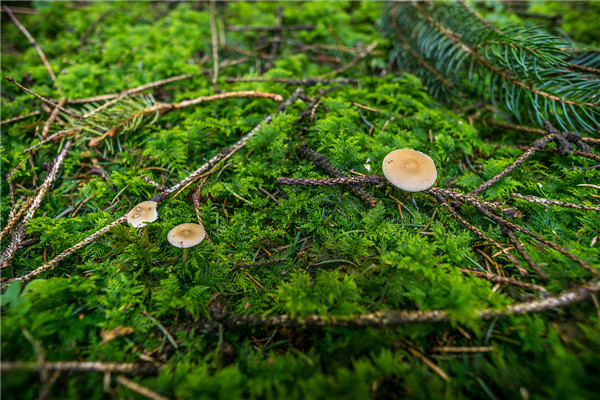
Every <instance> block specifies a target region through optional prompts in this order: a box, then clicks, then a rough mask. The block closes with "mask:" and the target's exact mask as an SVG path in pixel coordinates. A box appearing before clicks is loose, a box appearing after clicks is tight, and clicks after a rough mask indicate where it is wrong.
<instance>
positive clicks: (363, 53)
mask: <svg viewBox="0 0 600 400" xmlns="http://www.w3.org/2000/svg"><path fill="white" fill-rule="evenodd" d="M375 47H377V42H373V43H371V44H370V45H368V46H367V47H366V48H365V49H364V50H363V51H361V52H360V53H359V54H358V55H357V56H356V57H354V58H353V59H352V60H351V61H350V62H349V63H348V64H345V65H342V66H341V67H340V68H338V69H336V70H333V71H331V72H328V73H326V74H323V75H321V76H320V78H323V77H326V76H330V75H337V74H341V73H342V72H346V71H348V70H349V69H350V68H352V67H354V66H355V65H356V64H357V63H358V62H359V61H361V60H362V59H364V58H365V57H367V56H368V55H369V54H370V53H371V52H372V51H373V50H375Z"/></svg>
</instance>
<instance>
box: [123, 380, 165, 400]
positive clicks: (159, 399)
mask: <svg viewBox="0 0 600 400" xmlns="http://www.w3.org/2000/svg"><path fill="white" fill-rule="evenodd" d="M115 381H117V383H119V384H121V385H123V386H127V387H128V388H129V389H131V390H133V391H134V392H136V393H138V394H141V395H142V396H144V397H145V398H147V399H152V400H169V398H168V397H165V396H162V395H160V394H158V393H156V392H154V391H152V390H150V389H148V388H147V387H145V386H142V385H140V384H139V383H135V382H134V381H132V380H129V379H127V378H125V377H124V376H123V375H119V376H117V377H116V378H115Z"/></svg>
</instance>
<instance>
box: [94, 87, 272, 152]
mask: <svg viewBox="0 0 600 400" xmlns="http://www.w3.org/2000/svg"><path fill="white" fill-rule="evenodd" d="M240 97H253V98H267V99H270V100H273V101H275V102H278V103H279V102H281V101H283V97H281V95H279V94H276V93H265V92H258V91H255V90H245V91H240V92H227V93H219V94H215V95H212V96H200V97H197V98H195V99H192V100H184V101H182V102H179V103H169V104H157V105H154V106H152V107H148V108H146V109H144V110H142V111H140V112H137V113H134V114H133V115H131V116H129V117H128V118H126V119H124V120H123V121H121V122H119V123H118V124H117V125H115V126H113V127H112V128H110V129H109V130H107V131H106V132H104V133H103V134H102V135H100V136H97V137H95V138H93V139H92V140H90V142H89V144H88V146H89V147H95V146H97V145H99V144H100V142H101V141H103V140H104V139H105V138H107V137H112V136H114V135H115V133H116V132H117V130H118V129H119V128H121V127H122V126H124V125H126V124H127V123H129V122H130V121H132V120H134V119H136V118H139V117H142V116H145V115H149V114H153V113H161V114H164V113H167V112H169V111H173V110H178V109H181V108H185V107H190V106H195V105H197V104H200V103H205V102H209V101H214V100H224V99H230V98H240Z"/></svg>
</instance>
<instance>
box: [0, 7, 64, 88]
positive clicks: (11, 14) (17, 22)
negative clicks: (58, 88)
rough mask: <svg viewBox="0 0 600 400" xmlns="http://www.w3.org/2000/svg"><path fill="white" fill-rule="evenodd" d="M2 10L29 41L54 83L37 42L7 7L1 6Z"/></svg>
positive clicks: (50, 68)
mask: <svg viewBox="0 0 600 400" xmlns="http://www.w3.org/2000/svg"><path fill="white" fill-rule="evenodd" d="M2 8H3V9H4V11H6V13H7V14H8V16H9V17H10V19H12V21H13V22H14V23H15V25H17V27H18V28H19V29H20V30H21V32H23V35H25V37H27V40H29V43H31V45H32V46H33V48H34V49H35V51H37V53H38V55H39V56H40V58H41V59H42V62H43V63H44V66H45V67H46V69H47V70H48V74H50V77H51V78H52V80H53V81H55V80H56V75H55V74H54V71H52V67H51V66H50V63H49V62H48V59H47V58H46V55H45V54H44V52H43V51H42V48H41V47H40V46H39V45H38V44H37V42H36V41H35V39H34V38H33V36H31V34H30V33H29V31H27V29H26V28H25V27H24V26H23V25H21V23H20V22H19V20H18V19H17V17H15V15H14V14H13V12H12V11H11V10H10V8H8V6H3V7H2Z"/></svg>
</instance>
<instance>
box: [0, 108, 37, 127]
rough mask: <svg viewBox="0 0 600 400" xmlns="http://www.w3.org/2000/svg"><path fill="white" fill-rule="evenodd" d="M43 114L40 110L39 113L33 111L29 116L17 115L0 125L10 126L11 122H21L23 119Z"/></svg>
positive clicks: (0, 122)
mask: <svg viewBox="0 0 600 400" xmlns="http://www.w3.org/2000/svg"><path fill="white" fill-rule="evenodd" d="M41 113H42V112H41V111H39V110H38V111H32V112H30V113H29V114H25V115H17V116H16V117H12V118H9V119H5V120H2V121H0V125H4V124H9V123H11V122H16V121H20V120H22V119H25V118H29V117H33V116H35V115H40V114H41Z"/></svg>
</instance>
